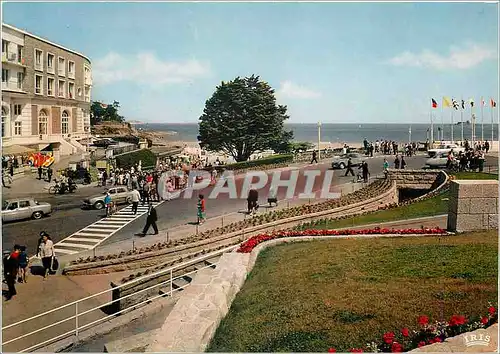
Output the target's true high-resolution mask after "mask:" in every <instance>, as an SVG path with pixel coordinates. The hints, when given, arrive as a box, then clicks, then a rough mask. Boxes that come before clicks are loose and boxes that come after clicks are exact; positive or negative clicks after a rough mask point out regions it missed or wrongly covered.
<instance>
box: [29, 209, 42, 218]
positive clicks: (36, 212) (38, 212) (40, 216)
mask: <svg viewBox="0 0 500 354" xmlns="http://www.w3.org/2000/svg"><path fill="white" fill-rule="evenodd" d="M31 217H32V218H33V219H35V220H40V219H41V218H42V217H43V213H42V212H41V211H35V212H34V213H33V215H32V216H31Z"/></svg>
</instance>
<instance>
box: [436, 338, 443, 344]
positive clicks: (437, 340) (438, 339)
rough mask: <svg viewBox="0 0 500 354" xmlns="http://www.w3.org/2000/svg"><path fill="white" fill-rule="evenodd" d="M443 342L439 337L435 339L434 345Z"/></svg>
mask: <svg viewBox="0 0 500 354" xmlns="http://www.w3.org/2000/svg"><path fill="white" fill-rule="evenodd" d="M441 342H442V340H441V338H439V337H436V338H434V343H441Z"/></svg>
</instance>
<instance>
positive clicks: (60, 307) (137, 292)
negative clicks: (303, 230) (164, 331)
mask: <svg viewBox="0 0 500 354" xmlns="http://www.w3.org/2000/svg"><path fill="white" fill-rule="evenodd" d="M237 247H238V245H233V246H230V247H226V248H224V249H221V250H218V251H215V252H211V253H208V254H206V255H203V256H201V257H198V258H195V259H192V260H189V261H187V262H184V263H181V264H178V265H175V266H173V267H170V268H167V269H163V270H160V271H157V272H155V273H151V274H147V275H145V276H142V277H139V278H137V279H134V280H131V281H129V282H126V283H124V284H121V285H119V286H117V287H114V288H112V289H107V290H104V291H101V292H99V293H97V294H93V295H90V296H87V297H84V298H82V299H79V300H76V301H73V302H71V303H68V304H65V305H62V306H59V307H57V308H55V309H52V310H49V311H46V312H43V313H41V314H38V315H35V316H32V317H29V318H26V319H24V320H21V321H18V322H16V323H13V324H10V325H8V326H4V327H3V328H2V331H3V330H6V329H9V328H12V327H15V326H18V325H20V324H23V323H26V322H28V321H31V320H34V319H36V318H40V317H42V316H45V315H48V314H50V313H54V312H56V311H60V310H62V309H65V308H67V307H69V306H72V305H74V306H75V307H76V313H75V315H73V316H70V317H67V318H65V319H63V320H60V321H57V322H55V323H52V324H50V325H47V326H45V327H42V328H39V329H36V330H34V331H31V332H29V333H26V334H23V335H21V336H18V337H16V338H13V339H10V340H8V341H6V342H4V343H2V346H4V345H7V344H9V343H12V342H15V341H18V340H20V339H23V338H26V337H28V336H30V335H33V334H36V333H39V332H41V331H43V330H45V329H48V328H51V327H54V326H57V325H59V324H61V323H64V322H67V321H69V320H72V319H76V322H75V329H73V330H71V331H69V332H66V333H64V334H61V335H58V336H56V337H53V338H51V339H48V340H46V341H44V342H42V343H37V344H35V345H34V346H31V347H29V348H26V349H24V350H22V351H21V352H24V351H30V350H32V349H34V348H37V347H40V346H42V345H45V344H47V343H49V342H53V341H55V340H57V339H59V338H62V337H65V336H68V335H71V334H73V333H76V335H77V336H78V331H79V330H82V329H85V328H87V327H89V326H91V325H94V324H96V323H98V322H102V321H105V320H107V319H109V318H111V317H115V316H116V315H118V314H120V313H122V312H124V311H127V310H130V309H131V308H135V307H137V306H140V305H142V304H144V303H146V302H150V301H152V300H155V299H157V298H159V297H163V296H165V295H172V294H173V293H174V292H175V291H178V290H179V289H183V288H184V287H182V288H178V289H173V288H172V283H173V281H174V280H177V279H180V278H182V277H184V276H186V275H190V274H193V273H196V272H198V271H200V270H202V269H206V268H210V267H212V266H213V264H212V265H209V266H205V267H203V268H201V269H198V270H194V271H191V272H188V273H185V274H182V275H179V276H177V277H173V272H174V271H176V270H180V269H183V268H186V267H188V266H190V265H193V264H196V263H200V262H202V261H205V260H207V259H210V258H213V257H214V256H217V255H221V254H224V253H227V252H230V251H233V250H234V249H236V248H237ZM214 264H217V263H214ZM168 273H170V278H169V279H168V280H166V281H163V282H161V283H158V284H155V285H152V286H149V287H147V288H145V289H142V290H139V291H136V292H134V293H132V294H129V295H126V296H123V297H120V298H118V299H115V300H112V301H110V302H108V303H106V304H104V305H102V304H100V305H99V306H97V307H94V308H91V309H89V310H86V311H84V312H81V313H79V312H78V304H79V303H81V302H83V301H86V300H89V299H92V298H94V297H96V296H100V295H103V294H106V293H109V292H112V291H114V290H116V289H120V288H122V287H124V286H129V285H131V284H134V283H137V282H140V281H143V280H145V279H148V278H153V277H157V276H160V275H163V274H168ZM168 283H170V291H169V292H167V293H166V294H162V295H158V296H154V297H153V298H148V299H146V300H144V301H142V302H140V303H138V304H131V305H130V306H129V307H127V308H125V309H122V310H120V311H118V312H115V313H113V314H111V315H108V316H105V317H103V318H100V319H98V320H96V321H94V322H91V323H88V324H85V325H83V326H80V327H79V326H78V318H79V317H81V316H83V315H86V314H88V313H90V312H93V311H95V310H98V309H101V308H102V307H104V306H107V305H110V304H112V303H115V302H117V301H120V300H124V299H127V298H129V297H131V296H135V295H137V294H140V293H142V292H144V291H149V290H151V289H154V288H157V287H161V286H163V285H165V284H168ZM186 286H187V285H186Z"/></svg>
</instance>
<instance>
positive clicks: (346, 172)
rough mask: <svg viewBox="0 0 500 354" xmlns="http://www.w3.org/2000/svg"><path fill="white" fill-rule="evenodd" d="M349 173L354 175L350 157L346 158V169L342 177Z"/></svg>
mask: <svg viewBox="0 0 500 354" xmlns="http://www.w3.org/2000/svg"><path fill="white" fill-rule="evenodd" d="M349 173H350V174H352V175H353V176H354V171H353V170H352V160H351V158H350V157H349V160H347V171H345V175H344V177H347V176H348V175H349Z"/></svg>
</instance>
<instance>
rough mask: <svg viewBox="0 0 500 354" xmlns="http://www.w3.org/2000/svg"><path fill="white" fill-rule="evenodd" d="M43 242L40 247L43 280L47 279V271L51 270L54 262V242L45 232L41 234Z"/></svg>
mask: <svg viewBox="0 0 500 354" xmlns="http://www.w3.org/2000/svg"><path fill="white" fill-rule="evenodd" d="M42 237H43V242H42V244H41V245H40V255H41V256H42V265H43V270H44V273H43V274H44V275H43V279H44V280H45V279H47V277H48V275H49V271H50V270H51V268H52V266H53V262H54V255H55V251H54V242H52V240H51V238H50V236H49V234H48V233H46V232H45V231H44V232H43V236H42Z"/></svg>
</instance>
